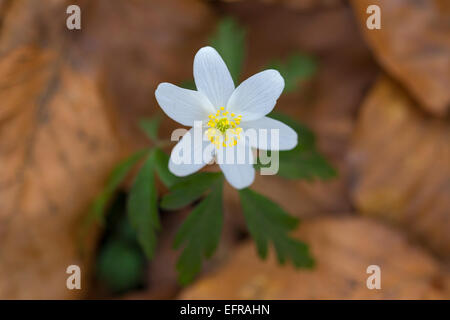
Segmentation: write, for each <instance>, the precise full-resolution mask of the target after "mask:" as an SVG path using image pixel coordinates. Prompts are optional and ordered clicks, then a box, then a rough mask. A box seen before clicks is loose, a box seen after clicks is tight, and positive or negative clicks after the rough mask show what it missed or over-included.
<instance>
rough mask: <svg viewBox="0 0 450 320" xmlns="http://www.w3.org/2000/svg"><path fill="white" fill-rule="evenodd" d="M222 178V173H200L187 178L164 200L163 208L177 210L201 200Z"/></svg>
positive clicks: (162, 202)
mask: <svg viewBox="0 0 450 320" xmlns="http://www.w3.org/2000/svg"><path fill="white" fill-rule="evenodd" d="M221 177H222V174H221V173H220V172H200V173H197V174H194V175H191V176H188V177H186V178H185V179H183V180H182V181H181V182H179V183H177V184H176V185H174V186H173V187H172V188H171V189H170V193H169V194H167V195H165V196H164V197H163V198H162V201H161V208H163V209H166V210H175V209H180V208H183V207H185V206H187V205H188V204H190V203H191V202H193V201H195V200H197V199H198V198H200V197H201V196H202V194H203V193H205V191H206V190H208V189H209V188H210V187H211V186H212V185H213V184H214V183H215V182H216V181H217V180H218V179H220V178H221Z"/></svg>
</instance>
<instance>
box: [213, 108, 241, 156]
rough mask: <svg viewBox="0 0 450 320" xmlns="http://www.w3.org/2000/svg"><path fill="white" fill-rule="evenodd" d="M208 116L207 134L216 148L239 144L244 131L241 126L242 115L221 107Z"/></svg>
mask: <svg viewBox="0 0 450 320" xmlns="http://www.w3.org/2000/svg"><path fill="white" fill-rule="evenodd" d="M208 118H209V121H208V130H206V135H207V137H208V139H209V140H210V141H211V143H213V144H215V145H216V148H220V147H232V146H235V145H236V144H237V141H238V140H239V139H240V133H241V132H242V128H241V127H239V124H240V122H241V118H242V116H241V115H238V116H236V115H235V114H234V113H229V112H228V111H225V108H224V107H221V108H220V110H218V111H217V112H216V113H215V114H214V113H213V114H210V115H209V116H208Z"/></svg>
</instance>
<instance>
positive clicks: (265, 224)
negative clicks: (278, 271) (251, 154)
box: [239, 188, 314, 267]
mask: <svg viewBox="0 0 450 320" xmlns="http://www.w3.org/2000/svg"><path fill="white" fill-rule="evenodd" d="M239 195H240V199H241V204H242V209H243V212H244V217H245V220H246V222H247V226H248V229H249V231H250V234H251V236H252V237H253V239H254V240H255V243H256V247H257V250H258V254H259V256H260V257H261V258H262V259H265V258H266V257H267V252H268V245H269V243H272V244H273V246H274V247H275V251H276V253H277V258H278V261H279V262H280V264H284V263H285V261H286V259H290V260H291V261H292V263H293V264H294V266H296V267H312V266H313V264H314V261H313V259H312V257H311V256H310V254H309V250H308V246H307V245H306V244H305V243H303V242H301V241H298V240H296V239H293V238H291V237H289V235H288V232H289V231H291V230H293V229H295V228H296V227H297V224H298V220H297V219H296V218H294V217H291V216H290V215H288V214H287V213H286V212H285V211H284V210H283V209H282V208H281V207H280V206H279V205H278V204H276V203H274V202H272V201H271V200H269V199H267V198H266V197H264V196H263V195H261V194H258V193H256V192H254V191H252V190H250V189H248V188H247V189H243V190H240V191H239Z"/></svg>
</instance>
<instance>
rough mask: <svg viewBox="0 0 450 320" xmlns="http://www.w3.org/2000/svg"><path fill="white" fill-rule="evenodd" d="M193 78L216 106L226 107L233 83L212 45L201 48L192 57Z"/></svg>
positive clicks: (198, 87) (200, 89) (232, 89)
mask: <svg viewBox="0 0 450 320" xmlns="http://www.w3.org/2000/svg"><path fill="white" fill-rule="evenodd" d="M194 80H195V85H196V86H197V90H198V91H200V92H202V93H203V94H204V95H205V96H206V97H208V99H209V101H210V102H211V103H212V105H213V106H214V107H216V108H219V107H226V105H227V102H228V99H229V98H230V96H231V94H232V93H233V91H234V83H233V79H232V78H231V75H230V72H229V71H228V68H227V66H226V64H225V62H224V61H223V60H222V57H221V56H220V55H219V53H217V51H216V50H215V49H214V48H212V47H204V48H201V49H200V50H199V51H198V52H197V54H196V55H195V58H194Z"/></svg>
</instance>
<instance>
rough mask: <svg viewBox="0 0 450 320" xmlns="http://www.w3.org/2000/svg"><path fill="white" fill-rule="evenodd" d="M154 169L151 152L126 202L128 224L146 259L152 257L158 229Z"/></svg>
mask: <svg viewBox="0 0 450 320" xmlns="http://www.w3.org/2000/svg"><path fill="white" fill-rule="evenodd" d="M154 167H155V159H154V153H153V152H151V153H150V155H149V156H148V157H147V160H146V161H145V162H144V165H143V166H142V168H141V169H140V171H139V173H138V175H137V176H136V179H135V181H134V184H133V186H132V187H131V190H130V194H129V195H128V202H127V213H128V217H129V219H130V223H131V225H132V227H133V228H134V229H135V230H136V233H137V238H138V242H139V244H140V245H141V247H142V249H143V251H144V253H145V255H146V256H147V258H148V259H151V258H152V257H153V254H154V251H155V247H156V231H157V230H158V229H159V217H158V206H157V190H156V186H155V179H154V173H153V170H154Z"/></svg>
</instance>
